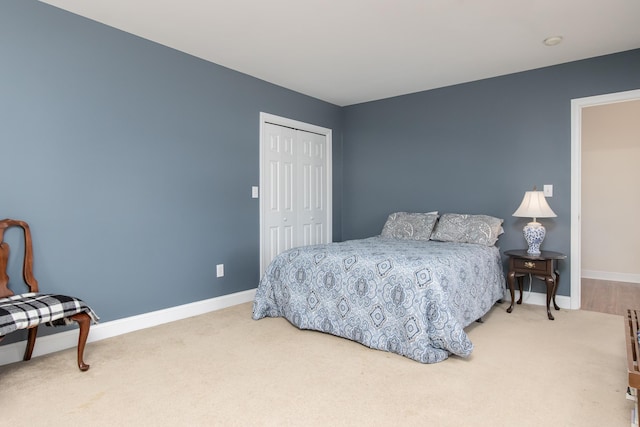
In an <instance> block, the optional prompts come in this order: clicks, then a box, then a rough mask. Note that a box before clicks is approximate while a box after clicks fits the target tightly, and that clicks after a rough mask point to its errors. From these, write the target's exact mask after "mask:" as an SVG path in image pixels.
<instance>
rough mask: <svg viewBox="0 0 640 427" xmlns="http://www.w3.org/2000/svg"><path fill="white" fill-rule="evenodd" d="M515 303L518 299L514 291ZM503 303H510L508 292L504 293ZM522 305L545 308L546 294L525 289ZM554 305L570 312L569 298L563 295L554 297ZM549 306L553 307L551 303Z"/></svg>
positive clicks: (518, 294) (518, 295)
mask: <svg viewBox="0 0 640 427" xmlns="http://www.w3.org/2000/svg"><path fill="white" fill-rule="evenodd" d="M514 295H515V298H516V301H517V300H518V298H519V297H520V293H519V291H518V290H517V289H516V292H515V294H514ZM504 300H505V301H509V302H510V301H511V295H510V294H509V291H507V292H505V298H504ZM522 303H523V304H532V305H543V306H545V307H546V305H547V294H546V293H541V292H527V290H526V289H525V291H524V294H523V296H522ZM556 303H557V304H558V306H559V307H560V308H564V309H565V310H571V297H567V296H564V295H556ZM551 306H552V307H553V301H552V302H551Z"/></svg>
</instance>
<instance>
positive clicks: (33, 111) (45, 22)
mask: <svg viewBox="0 0 640 427" xmlns="http://www.w3.org/2000/svg"><path fill="white" fill-rule="evenodd" d="M0 64H1V65H0V183H1V184H0V217H2V218H5V217H10V218H16V219H23V220H25V221H27V222H28V223H29V224H30V225H31V229H32V233H33V235H34V242H35V248H34V250H35V273H36V277H37V278H38V280H39V281H40V287H41V291H43V292H60V293H67V294H70V295H76V296H78V297H81V298H83V299H85V300H86V301H87V302H88V303H89V304H90V305H91V306H92V307H93V308H94V309H95V311H96V312H97V313H98V315H100V317H101V319H102V320H103V321H109V320H113V319H118V318H123V317H127V316H131V315H136V314H140V313H145V312H149V311H153V310H158V309H162V308H166V307H171V306H176V305H180V304H185V303H189V302H193V301H198V300H204V299H208V298H212V297H216V296H220V295H225V294H230V293H233V292H238V291H243V290H247V289H252V288H255V287H256V286H257V285H258V281H259V271H258V270H259V207H258V200H257V199H252V198H251V186H252V185H258V182H259V113H260V112H261V111H264V112H268V113H271V114H276V115H280V116H286V117H288V118H291V119H295V120H300V121H303V122H308V123H312V124H315V125H318V126H323V127H327V128H331V129H333V155H334V158H333V171H334V176H333V182H334V188H333V194H334V197H335V199H334V201H333V207H334V212H333V215H334V218H335V221H334V224H333V229H334V230H335V232H334V239H335V240H340V237H341V235H340V230H341V222H340V219H341V204H340V203H341V200H342V196H341V191H342V183H341V170H342V148H341V145H342V142H341V141H342V136H341V135H342V120H341V114H342V110H341V109H340V108H339V107H337V106H335V105H331V104H328V103H325V102H322V101H319V100H317V99H313V98H311V97H307V96H303V95H301V94H298V93H295V92H293V91H290V90H287V89H284V88H282V87H278V86H275V85H272V84H269V83H266V82H264V81H261V80H258V79H255V78H252V77H249V76H247V75H244V74H241V73H238V72H235V71H232V70H229V69H227V68H224V67H221V66H218V65H215V64H212V63H208V62H206V61H203V60H200V59H197V58H195V57H192V56H190V55H187V54H184V53H181V52H178V51H176V50H173V49H170V48H167V47H164V46H161V45H158V44H155V43H152V42H149V41H146V40H144V39H141V38H138V37H135V36H132V35H130V34H128V33H125V32H122V31H118V30H116V29H113V28H110V27H108V26H105V25H102V24H99V23H96V22H94V21H91V20H88V19H84V18H81V17H78V16H76V15H73V14H70V13H67V12H64V11H61V10H59V9H57V8H53V7H51V6H48V5H45V4H42V3H39V2H37V1H35V0H3V1H2V2H1V3H0ZM7 237H8V238H9V239H10V240H11V242H13V241H14V240H17V237H18V233H17V231H16V232H12V233H8V235H7ZM20 250H21V249H20V248H19V247H18V246H17V243H15V244H14V247H13V250H12V259H13V256H15V255H19V254H18V252H20ZM219 263H224V265H225V277H224V278H221V279H217V278H216V277H215V273H216V264H219ZM12 278H13V279H19V278H20V272H19V270H14V271H13V272H12ZM16 290H18V291H21V292H23V291H24V290H23V289H16ZM45 330H46V329H45ZM43 333H44V331H43ZM14 335H18V334H14Z"/></svg>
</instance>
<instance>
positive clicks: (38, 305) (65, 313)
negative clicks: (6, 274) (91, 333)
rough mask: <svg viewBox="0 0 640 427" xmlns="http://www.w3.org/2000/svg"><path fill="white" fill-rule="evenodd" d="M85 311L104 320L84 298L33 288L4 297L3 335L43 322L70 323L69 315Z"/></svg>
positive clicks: (93, 318)
mask: <svg viewBox="0 0 640 427" xmlns="http://www.w3.org/2000/svg"><path fill="white" fill-rule="evenodd" d="M82 312H85V313H87V314H88V315H89V317H91V321H92V323H98V320H100V318H99V317H98V316H97V315H96V314H95V313H94V311H93V310H92V309H91V307H89V306H88V305H87V304H86V303H85V302H84V301H82V300H80V299H78V298H73V297H69V296H66V295H51V294H40V293H33V292H30V293H26V294H20V295H13V296H10V297H7V298H0V337H2V336H4V335H7V334H8V333H10V332H13V331H16V330H18V329H27V328H30V327H32V326H36V325H39V324H41V323H45V324H47V325H48V326H61V325H66V324H68V323H72V322H73V321H72V320H71V319H68V317H70V316H73V315H74V314H78V313H82Z"/></svg>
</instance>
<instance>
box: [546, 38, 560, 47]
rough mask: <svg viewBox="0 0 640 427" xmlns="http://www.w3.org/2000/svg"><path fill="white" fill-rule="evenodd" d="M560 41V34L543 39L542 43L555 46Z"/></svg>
mask: <svg viewBox="0 0 640 427" xmlns="http://www.w3.org/2000/svg"><path fill="white" fill-rule="evenodd" d="M560 42H562V36H552V37H547V38H546V39H544V41H543V42H542V43H544V44H545V46H555V45H558V44H560Z"/></svg>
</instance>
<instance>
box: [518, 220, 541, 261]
mask: <svg viewBox="0 0 640 427" xmlns="http://www.w3.org/2000/svg"><path fill="white" fill-rule="evenodd" d="M522 233H523V234H524V239H525V240H526V241H527V244H528V245H529V249H527V253H528V254H529V255H540V245H541V244H542V241H543V240H544V236H545V234H546V233H547V230H546V229H545V228H544V225H542V224H540V223H539V222H529V223H527V225H525V226H524V228H523V229H522Z"/></svg>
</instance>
